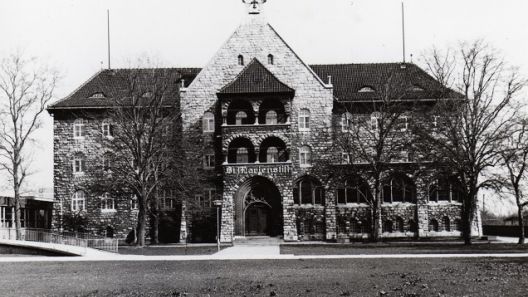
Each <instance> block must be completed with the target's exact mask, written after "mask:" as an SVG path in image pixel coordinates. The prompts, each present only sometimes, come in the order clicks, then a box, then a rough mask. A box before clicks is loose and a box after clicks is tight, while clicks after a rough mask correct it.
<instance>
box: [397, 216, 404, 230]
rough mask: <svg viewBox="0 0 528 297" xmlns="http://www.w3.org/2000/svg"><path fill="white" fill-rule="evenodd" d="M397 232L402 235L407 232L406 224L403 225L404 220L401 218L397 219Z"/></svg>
mask: <svg viewBox="0 0 528 297" xmlns="http://www.w3.org/2000/svg"><path fill="white" fill-rule="evenodd" d="M396 230H398V232H401V233H403V232H405V224H404V223H403V219H402V218H400V217H397V218H396Z"/></svg>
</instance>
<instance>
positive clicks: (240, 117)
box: [235, 111, 247, 125]
mask: <svg viewBox="0 0 528 297" xmlns="http://www.w3.org/2000/svg"><path fill="white" fill-rule="evenodd" d="M246 119H247V114H246V113H245V112H244V111H239V112H237V113H236V122H235V125H242V124H243V123H244V122H245V121H246Z"/></svg>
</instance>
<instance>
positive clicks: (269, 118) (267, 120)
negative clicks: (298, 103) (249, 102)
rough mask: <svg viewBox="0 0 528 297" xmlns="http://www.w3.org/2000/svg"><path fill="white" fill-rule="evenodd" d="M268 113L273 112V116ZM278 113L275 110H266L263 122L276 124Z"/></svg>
mask: <svg viewBox="0 0 528 297" xmlns="http://www.w3.org/2000/svg"><path fill="white" fill-rule="evenodd" d="M270 113H274V114H275V117H273V118H272V117H270V116H269V115H270ZM278 116H279V115H278V114H277V112H276V111H275V110H268V111H267V112H266V119H265V124H266V125H277V124H278V123H279V120H278Z"/></svg>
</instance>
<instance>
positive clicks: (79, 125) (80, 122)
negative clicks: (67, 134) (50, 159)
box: [73, 119, 86, 139]
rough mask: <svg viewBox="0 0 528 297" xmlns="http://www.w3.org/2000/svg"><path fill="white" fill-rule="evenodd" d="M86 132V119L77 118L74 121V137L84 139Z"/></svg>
mask: <svg viewBox="0 0 528 297" xmlns="http://www.w3.org/2000/svg"><path fill="white" fill-rule="evenodd" d="M85 134H86V131H85V120H84V119H76V120H75V121H74V122H73V138H75V139H82V138H84V135H85Z"/></svg>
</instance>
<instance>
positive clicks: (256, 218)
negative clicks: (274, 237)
mask: <svg viewBox="0 0 528 297" xmlns="http://www.w3.org/2000/svg"><path fill="white" fill-rule="evenodd" d="M270 223H271V208H270V207H269V206H268V205H266V204H264V203H254V204H251V205H250V206H249V207H248V208H247V209H246V236H267V235H270V230H271V228H270V227H271V226H270Z"/></svg>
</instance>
